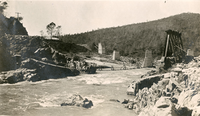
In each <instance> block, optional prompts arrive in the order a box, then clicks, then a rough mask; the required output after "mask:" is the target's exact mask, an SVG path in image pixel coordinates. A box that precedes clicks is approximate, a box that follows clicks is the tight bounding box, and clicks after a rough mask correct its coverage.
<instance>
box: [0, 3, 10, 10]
mask: <svg viewBox="0 0 200 116" xmlns="http://www.w3.org/2000/svg"><path fill="white" fill-rule="evenodd" d="M7 7H8V3H7V2H1V1H0V13H3V11H4V10H5V9H6V8H7Z"/></svg>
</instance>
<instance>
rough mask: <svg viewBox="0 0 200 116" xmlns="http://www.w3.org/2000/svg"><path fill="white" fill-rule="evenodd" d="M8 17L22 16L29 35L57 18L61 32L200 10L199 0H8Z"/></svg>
mask: <svg viewBox="0 0 200 116" xmlns="http://www.w3.org/2000/svg"><path fill="white" fill-rule="evenodd" d="M7 2H8V8H7V10H6V11H5V15H6V16H7V17H10V16H17V15H16V12H19V13H20V14H19V15H20V16H21V17H23V20H22V23H23V26H24V27H26V29H27V31H28V34H29V35H40V31H41V30H43V31H44V32H45V34H47V33H46V26H47V25H48V24H50V23H51V22H54V23H55V24H56V25H57V26H61V27H62V28H61V29H62V30H61V32H62V34H75V33H82V32H87V31H92V30H97V29H102V28H109V27H117V26H123V25H128V24H135V23H141V22H147V21H152V20H157V19H161V18H165V17H169V16H172V15H176V14H181V13H187V12H190V13H200V7H199V6H200V0H7Z"/></svg>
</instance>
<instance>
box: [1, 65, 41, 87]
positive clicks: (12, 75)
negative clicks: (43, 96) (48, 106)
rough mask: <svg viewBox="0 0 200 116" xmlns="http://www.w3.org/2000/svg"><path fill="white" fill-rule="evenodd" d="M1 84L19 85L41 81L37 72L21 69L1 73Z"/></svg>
mask: <svg viewBox="0 0 200 116" xmlns="http://www.w3.org/2000/svg"><path fill="white" fill-rule="evenodd" d="M0 77H1V78H0V84H1V83H11V84H12V83H17V82H20V81H37V80H38V79H39V76H38V74H37V73H36V70H34V69H25V68H19V69H17V70H10V71H4V72H1V73H0Z"/></svg>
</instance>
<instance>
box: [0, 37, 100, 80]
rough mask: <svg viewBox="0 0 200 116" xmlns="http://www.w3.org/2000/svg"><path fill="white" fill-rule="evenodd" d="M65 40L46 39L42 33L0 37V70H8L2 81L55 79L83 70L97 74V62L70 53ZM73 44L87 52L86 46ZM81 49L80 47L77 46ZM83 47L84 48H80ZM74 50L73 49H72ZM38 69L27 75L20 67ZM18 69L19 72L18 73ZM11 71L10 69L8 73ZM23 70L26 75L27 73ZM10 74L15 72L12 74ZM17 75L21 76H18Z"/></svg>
mask: <svg viewBox="0 0 200 116" xmlns="http://www.w3.org/2000/svg"><path fill="white" fill-rule="evenodd" d="M59 45H63V46H65V43H62V42H57V41H52V40H45V39H44V38H42V37H38V36H32V37H30V36H24V35H23V36H21V35H15V36H13V35H5V36H3V37H1V38H0V72H2V71H4V72H3V73H4V74H2V77H1V79H0V83H16V82H20V81H33V82H34V81H40V80H46V79H52V78H54V79H55V78H65V77H67V76H76V75H78V74H80V72H85V73H89V74H91V73H92V74H93V73H95V72H96V69H97V67H95V65H94V64H92V63H91V64H90V63H87V62H84V64H83V65H82V66H81V65H80V64H81V62H83V61H82V60H81V59H80V58H79V57H78V56H76V57H74V56H73V57H72V56H71V53H67V50H66V49H67V47H64V48H63V47H59ZM67 45H71V47H75V48H73V50H74V51H76V52H83V51H85V49H81V48H82V47H77V46H78V45H74V44H70V43H69V44H67ZM76 48H77V49H76ZM80 49H81V51H79V50H80ZM68 51H70V50H68ZM22 69H27V71H28V70H35V71H33V72H30V71H28V72H27V73H33V74H35V73H36V75H35V76H34V77H29V78H26V77H24V76H23V75H21V72H20V71H19V70H22ZM15 70H16V72H15ZM6 71H7V72H6ZM25 73H26V71H25V72H23V73H22V74H25ZM9 75H14V76H10V77H9V78H8V76H9ZM16 75H17V76H16Z"/></svg>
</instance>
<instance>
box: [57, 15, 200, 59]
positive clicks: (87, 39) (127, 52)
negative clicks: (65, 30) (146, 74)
mask: <svg viewBox="0 0 200 116" xmlns="http://www.w3.org/2000/svg"><path fill="white" fill-rule="evenodd" d="M168 29H171V30H176V31H179V32H181V33H182V40H183V47H184V50H185V51H186V49H189V48H190V49H192V50H194V51H195V55H199V54H200V46H199V45H200V14H194V13H183V14H179V15H175V16H171V17H167V18H163V19H159V20H155V21H150V22H144V23H138V24H131V25H125V26H121V27H112V28H105V29H99V30H95V31H91V32H85V33H80V34H74V35H64V36H61V37H60V40H62V41H64V42H70V43H76V44H88V45H89V46H90V47H91V49H93V50H94V51H95V47H94V45H97V44H98V42H102V43H103V44H105V45H106V51H107V53H108V54H109V53H112V51H113V49H116V50H119V51H120V54H121V55H124V56H133V57H144V51H145V50H146V49H151V50H152V51H153V55H154V57H156V56H161V55H162V52H163V48H164V40H165V38H166V33H165V31H166V30H168Z"/></svg>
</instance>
